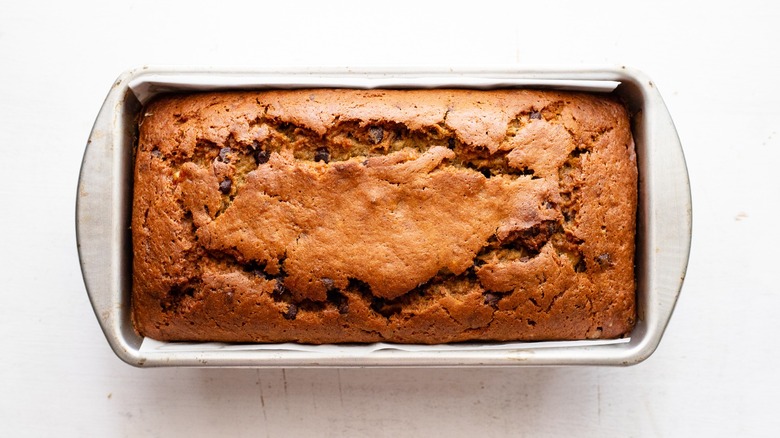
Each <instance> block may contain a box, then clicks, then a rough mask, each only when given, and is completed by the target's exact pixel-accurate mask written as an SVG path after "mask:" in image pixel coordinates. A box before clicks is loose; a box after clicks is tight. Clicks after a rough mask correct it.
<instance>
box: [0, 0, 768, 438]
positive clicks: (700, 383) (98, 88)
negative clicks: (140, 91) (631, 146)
mask: <svg viewBox="0 0 780 438" xmlns="http://www.w3.org/2000/svg"><path fill="white" fill-rule="evenodd" d="M256 3H257V4H256V5H254V6H249V5H239V4H235V3H232V2H228V1H220V2H218V6H212V7H209V6H206V3H203V4H200V3H198V2H170V3H167V2H165V3H164V2H162V1H124V2H104V1H95V2H91V3H90V2H81V1H78V2H77V1H70V2H67V1H62V2H49V3H40V2H10V1H8V0H2V2H0V336H2V338H0V435H2V436H101V437H103V436H131V437H137V436H178V435H182V436H188V437H197V436H333V437H341V436H391V437H395V436H400V435H407V434H408V435H417V436H447V437H460V436H464V437H465V436H479V437H483V436H484V437H490V436H729V437H730V436H746V435H747V436H773V435H774V436H778V434H780V402H778V390H780V379H779V378H778V362H779V361H780V342H778V338H777V335H778V328H777V327H778V323H780V285H779V283H778V280H777V275H778V272H779V271H780V257H778V254H780V251H778V249H780V233H779V232H778V229H779V228H780V227H778V218H780V182H778V181H780V180H779V179H778V173H780V168H779V167H778V163H780V152H779V151H780V30H778V24H779V23H780V7H778V3H777V2H769V1H767V2H754V1H740V2H734V1H730V2H710V3H702V4H700V5H693V4H692V3H693V2H691V3H690V4H686V3H683V2H669V3H667V2H661V3H658V2H648V3H645V4H635V5H629V4H628V2H622V1H612V2H574V1H572V2H545V1H535V2H531V3H521V2H511V4H510V3H506V4H505V3H492V2H489V1H480V2H469V3H468V4H467V5H466V6H446V5H445V4H440V5H430V6H429V5H427V4H423V2H422V1H414V2H403V1H395V2H392V3H389V2H387V3H383V2H378V3H376V4H372V3H370V2H355V3H352V4H349V5H347V4H344V5H342V3H341V2H336V1H329V2H311V3H302V2H283V1H279V2H273V3H271V4H268V5H261V4H260V2H256ZM548 3H549V4H548ZM142 64H178V65H182V64H196V65H215V66H223V67H224V66H249V67H252V66H262V67H268V66H293V67H295V66H331V67H345V66H380V67H381V66H389V67H390V66H391V67H400V66H435V67H450V66H470V67H480V66H513V65H521V66H525V65H538V64H545V65H546V64H553V65H555V64H557V65H567V66H578V65H584V64H625V65H629V66H632V67H636V68H639V69H641V70H643V71H645V72H646V73H647V74H648V75H649V76H650V77H651V78H652V79H653V81H654V82H655V83H656V84H657V86H658V87H659V89H660V91H661V93H662V95H663V96H664V98H665V100H666V102H667V105H668V107H669V110H670V111H671V113H672V116H673V118H674V120H675V122H676V124H677V128H678V131H679V134H680V137H681V139H682V142H683V145H684V148H685V153H686V157H687V160H688V166H689V171H690V178H691V184H692V190H693V200H694V206H693V207H694V208H693V211H694V238H693V248H692V252H691V260H690V265H689V269H688V276H687V279H686V283H685V286H684V288H683V293H682V295H681V299H680V301H679V302H678V306H677V309H676V312H675V314H674V316H673V318H672V321H671V324H670V325H669V328H668V330H667V332H666V335H665V337H664V339H663V341H662V342H661V345H660V348H659V349H658V351H657V352H656V353H655V354H654V355H653V356H652V357H651V358H650V359H649V360H648V361H646V362H644V363H642V364H640V365H637V366H634V367H630V368H543V369H542V368H538V369H509V368H507V369H449V370H448V369H419V370H415V369H381V370H375V369H374V370H372V369H366V370H360V369H357V370H355V369H344V370H294V369H288V370H284V371H283V370H229V369H224V370H207V369H135V368H132V367H130V366H128V365H126V364H124V363H123V362H121V361H120V360H119V359H117V358H116V357H115V356H114V355H113V353H112V352H111V350H110V349H109V347H108V344H107V343H106V341H105V339H104V337H103V334H102V332H101V331H100V329H99V327H98V324H97V320H96V318H95V317H94V315H93V313H92V309H91V307H90V305H89V302H88V300H87V295H86V292H85V290H84V286H83V283H82V280H81V274H80V271H79V264H78V259H77V255H76V242H75V231H74V203H75V198H76V182H77V177H78V170H79V165H80V162H81V157H82V153H83V150H84V146H85V143H86V140H87V136H88V134H89V131H90V129H91V125H92V122H93V121H94V118H95V116H96V115H97V111H98V109H99V108H100V105H101V104H102V101H103V98H104V97H105V94H106V93H107V92H108V89H109V87H110V86H111V84H112V83H113V81H114V79H115V78H116V76H117V75H118V74H119V73H120V72H122V71H124V70H125V69H128V68H131V67H135V66H139V65H142Z"/></svg>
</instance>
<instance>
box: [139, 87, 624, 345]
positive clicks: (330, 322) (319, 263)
mask: <svg viewBox="0 0 780 438" xmlns="http://www.w3.org/2000/svg"><path fill="white" fill-rule="evenodd" d="M636 169H637V168H636V158H635V154H634V146H633V141H632V139H631V132H630V125H629V119H628V116H627V113H626V110H625V108H624V107H623V106H622V105H621V104H619V103H618V102H616V101H615V100H613V99H611V98H609V97H604V96H598V95H589V94H578V93H563V92H551V91H545V92H542V91H531V90H493V91H473V90H403V91H401V90H370V91H366V90H346V89H341V90H336V89H328V90H326V89H311V90H294V91H289V90H288V91H265V92H224V93H202V94H191V95H168V96H163V97H160V98H158V99H156V100H154V101H153V102H151V103H150V104H148V105H147V107H146V108H145V109H144V112H143V113H142V116H141V120H140V122H139V140H138V148H137V151H136V169H135V182H134V200H133V213H132V214H133V217H132V235H133V270H134V272H133V296H132V308H133V321H134V324H135V327H136V329H137V330H138V332H139V333H140V334H142V335H144V336H148V337H151V338H154V339H158V340H168V341H175V340H188V341H227V342H286V341H293V342H305V343H336V342H377V341H386V342H405V343H431V344H432V343H446V342H459V341H469V340H485V341H489V340H495V341H508V340H554V339H592V338H614V337H619V336H623V335H625V334H626V333H628V332H629V331H630V330H631V328H632V327H633V324H634V320H635V312H636V311H635V284H634V234H635V214H636V213H635V212H636V202H637V189H636V187H637V170H636Z"/></svg>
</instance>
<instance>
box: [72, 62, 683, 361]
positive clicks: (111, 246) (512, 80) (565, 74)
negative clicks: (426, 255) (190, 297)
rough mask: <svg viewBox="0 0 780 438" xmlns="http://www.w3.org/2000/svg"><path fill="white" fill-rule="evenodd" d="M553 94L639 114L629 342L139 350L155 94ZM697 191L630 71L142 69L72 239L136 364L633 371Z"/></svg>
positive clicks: (90, 173)
mask: <svg viewBox="0 0 780 438" xmlns="http://www.w3.org/2000/svg"><path fill="white" fill-rule="evenodd" d="M312 87H341V88H437V87H461V88H505V87H525V88H547V89H581V90H591V91H596V92H610V91H609V90H611V89H612V88H614V87H616V88H615V89H614V91H611V92H613V93H616V94H618V95H619V96H620V97H621V98H622V99H623V100H624V101H625V102H626V104H627V105H628V107H629V110H630V111H631V113H632V114H633V117H632V132H633V135H634V141H635V143H636V149H637V162H638V166H639V207H638V211H637V250H636V276H637V309H638V316H639V318H638V321H637V325H636V327H635V328H634V330H633V331H632V332H631V337H630V339H629V340H627V342H619V343H606V344H598V345H594V344H593V343H591V342H587V341H567V342H560V343H557V342H544V343H532V342H528V343H524V344H523V346H522V348H517V347H516V346H514V347H507V348H501V346H500V345H498V346H497V345H496V344H495V343H483V344H484V345H485V346H488V345H489V346H490V348H488V349H480V348H479V346H480V345H481V344H480V343H476V344H475V343H471V344H469V345H468V347H466V346H458V345H457V344H454V345H452V346H451V347H448V349H447V350H440V349H435V348H425V347H422V348H418V349H414V350H413V351H408V350H404V349H393V348H390V349H380V350H375V351H371V352H368V353H360V354H355V352H357V351H359V348H360V347H358V346H349V345H345V346H340V347H339V348H337V349H333V348H318V347H311V348H306V349H305V351H293V350H285V349H265V350H252V349H238V350H233V349H212V348H205V344H203V345H204V347H203V348H200V347H199V344H190V345H189V346H188V348H186V349H175V348H174V349H169V350H142V349H141V343H142V341H143V339H142V338H141V337H140V336H138V334H137V333H136V332H135V331H134V329H133V326H132V323H131V320H130V289H131V281H132V267H131V264H132V263H131V262H132V254H131V244H130V233H129V228H130V209H131V202H132V168H133V163H132V157H133V147H134V144H133V143H134V136H135V130H136V121H137V115H138V114H139V112H140V111H141V110H142V107H143V105H142V101H143V102H145V101H146V100H148V99H149V98H150V97H152V96H154V95H155V94H158V93H162V92H172V91H193V90H228V89H269V88H288V89H292V88H312ZM691 224H692V209H691V192H690V183H689V181H688V171H687V168H686V165H685V158H684V155H683V150H682V145H681V144H680V140H679V138H678V136H677V131H676V130H675V127H674V123H673V122H672V119H671V116H670V115H669V112H668V110H667V109H666V106H665V104H664V102H663V99H662V98H661V95H660V93H659V92H658V90H657V88H656V87H655V85H654V84H653V82H652V81H651V80H650V79H649V78H648V77H647V76H645V75H644V74H643V73H641V72H639V71H637V70H635V69H631V68H627V67H595V68H582V67H578V68H543V67H539V68H503V69H501V68H496V69H480V70H473V69H471V70H464V69H461V70H457V71H452V70H409V69H396V70H388V69H381V70H380V69H361V70H353V69H329V70H326V69H305V70H302V69H296V70H289V71H282V72H280V71H279V70H270V69H266V70H262V69H247V70H236V69H214V68H203V67H193V68H189V67H146V66H145V67H141V68H137V69H132V70H128V71H126V72H124V73H123V74H122V75H120V76H119V78H118V79H117V80H116V82H115V83H114V85H113V86H112V87H111V90H110V91H109V93H108V96H107V97H106V100H105V102H104V103H103V106H102V108H101V110H100V112H99V114H98V116H97V119H96V120H95V124H94V126H93V128H92V132H91V134H90V137H89V140H88V141H87V146H86V150H85V153H84V158H83V161H82V164H81V172H80V175H79V184H78V193H77V197H76V235H77V246H78V252H79V259H80V264H81V270H82V274H83V277H84V283H85V286H86V289H87V293H88V295H89V298H90V301H91V303H92V307H93V309H94V311H95V315H96V316H97V318H98V322H99V323H100V327H101V329H102V330H103V333H104V334H105V336H106V339H107V340H108V342H109V344H110V346H111V348H112V349H113V351H114V352H115V353H116V354H117V356H119V358H120V359H122V360H123V361H125V362H127V363H128V364H131V365H134V366H139V367H156V366H188V367H193V366H208V367H256V368H269V367H285V368H290V367H431V366H433V367H437V366H438V367H483V366H548V365H551V366H563V365H633V364H636V363H639V362H641V361H643V360H645V359H646V358H648V357H649V356H650V355H651V354H652V353H653V352H654V351H655V350H656V348H657V347H658V344H659V343H660V341H661V338H662V336H663V333H664V331H665V329H666V326H667V324H668V322H669V320H670V318H671V316H672V313H673V311H674V306H675V304H676V302H677V299H678V297H679V294H680V290H681V288H682V284H683V281H684V278H685V272H686V268H687V264H688V256H689V252H690V245H691Z"/></svg>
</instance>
